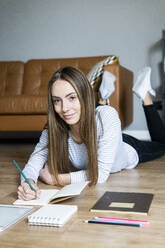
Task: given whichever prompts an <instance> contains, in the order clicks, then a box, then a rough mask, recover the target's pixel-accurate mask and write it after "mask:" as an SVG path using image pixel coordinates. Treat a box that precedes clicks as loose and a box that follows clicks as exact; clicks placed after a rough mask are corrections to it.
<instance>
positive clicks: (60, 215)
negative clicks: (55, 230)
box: [28, 204, 77, 227]
mask: <svg viewBox="0 0 165 248" xmlns="http://www.w3.org/2000/svg"><path fill="white" fill-rule="evenodd" d="M76 212H77V206H75V205H62V204H58V205H46V206H44V207H41V208H40V209H39V210H37V211H36V212H34V213H33V214H31V215H29V216H28V224H29V225H37V226H57V227H60V226H63V225H64V224H65V223H66V222H67V221H68V220H69V219H70V218H71V217H72V215H73V214H74V213H76Z"/></svg>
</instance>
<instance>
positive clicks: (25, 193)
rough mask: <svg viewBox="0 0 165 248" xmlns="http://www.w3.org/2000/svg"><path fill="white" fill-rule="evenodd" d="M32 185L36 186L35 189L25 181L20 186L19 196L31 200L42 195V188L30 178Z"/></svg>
mask: <svg viewBox="0 0 165 248" xmlns="http://www.w3.org/2000/svg"><path fill="white" fill-rule="evenodd" d="M29 181H30V183H31V184H32V186H33V187H34V189H35V191H34V190H31V188H30V186H29V185H28V184H27V183H26V182H24V183H22V185H20V186H19V187H18V198H19V199H21V200H24V201H29V200H33V199H36V198H37V197H39V195H40V190H39V188H38V186H37V185H36V184H35V183H34V182H33V181H32V180H29Z"/></svg>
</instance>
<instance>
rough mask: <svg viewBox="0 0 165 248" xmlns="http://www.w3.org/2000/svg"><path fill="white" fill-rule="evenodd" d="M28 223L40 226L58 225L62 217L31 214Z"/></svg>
mask: <svg viewBox="0 0 165 248" xmlns="http://www.w3.org/2000/svg"><path fill="white" fill-rule="evenodd" d="M28 224H29V225H38V226H58V225H59V224H60V218H52V217H47V216H45V217H39V216H29V217H28Z"/></svg>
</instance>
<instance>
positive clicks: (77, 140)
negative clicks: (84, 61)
mask: <svg viewBox="0 0 165 248" xmlns="http://www.w3.org/2000/svg"><path fill="white" fill-rule="evenodd" d="M150 73H151V70H150V69H149V68H146V69H144V70H142V72H141V73H140V74H139V77H138V79H137V82H136V84H135V86H134V88H133V91H134V92H135V93H136V95H137V96H138V97H140V98H141V99H142V101H143V107H144V112H145V115H146V120H147V124H148V128H149V131H150V135H151V138H152V141H151V142H144V141H140V140H137V139H135V138H133V137H131V136H129V135H126V134H122V132H121V123H120V120H119V117H118V113H117V112H116V110H115V109H114V108H112V107H111V106H109V105H105V106H97V107H96V108H95V98H94V93H93V90H92V88H91V85H90V83H89V81H88V79H87V78H86V76H85V75H84V74H83V73H82V72H81V71H80V70H78V69H76V68H73V67H64V68H62V69H59V70H58V71H56V72H55V73H54V74H53V76H52V78H51V80H50V82H49V88H48V124H47V127H46V128H45V129H44V130H43V132H42V135H41V137H40V141H39V143H38V144H37V145H36V147H35V150H34V152H33V153H32V155H31V156H30V159H29V161H28V163H27V164H26V166H25V168H24V170H23V172H24V174H25V175H26V177H27V178H28V179H29V181H30V182H31V184H32V186H33V187H34V188H35V192H34V191H32V190H31V189H30V187H29V185H28V184H26V182H24V179H23V178H22V179H21V185H20V186H19V188H18V198H19V199H23V200H31V199H34V198H36V197H37V196H38V194H39V188H38V186H37V180H38V178H39V177H40V179H41V180H42V181H43V182H45V183H47V184H51V185H67V184H70V183H78V182H82V181H89V182H90V185H94V184H96V183H103V182H105V181H106V180H107V179H108V177H109V175H110V173H114V172H118V171H121V170H122V169H132V168H134V167H136V165H137V164H138V162H146V161H149V160H152V159H154V158H157V157H160V156H161V155H164V154H165V127H164V125H163V123H162V121H161V119H160V117H159V115H158V113H157V111H156V108H155V106H154V104H153V102H152V99H151V96H150V94H149V93H151V94H153V90H152V88H151V84H150Z"/></svg>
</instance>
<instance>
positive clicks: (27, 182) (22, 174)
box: [13, 160, 35, 191]
mask: <svg viewBox="0 0 165 248" xmlns="http://www.w3.org/2000/svg"><path fill="white" fill-rule="evenodd" d="M13 163H14V165H15V166H16V167H17V169H18V170H19V172H20V173H21V175H22V176H23V177H24V178H25V181H26V182H27V184H28V185H29V186H30V188H31V190H33V191H35V189H34V188H33V186H32V185H31V183H30V182H29V180H28V179H27V177H26V176H25V175H24V173H23V172H22V170H21V168H20V167H19V165H18V164H17V163H16V161H15V160H13Z"/></svg>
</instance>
